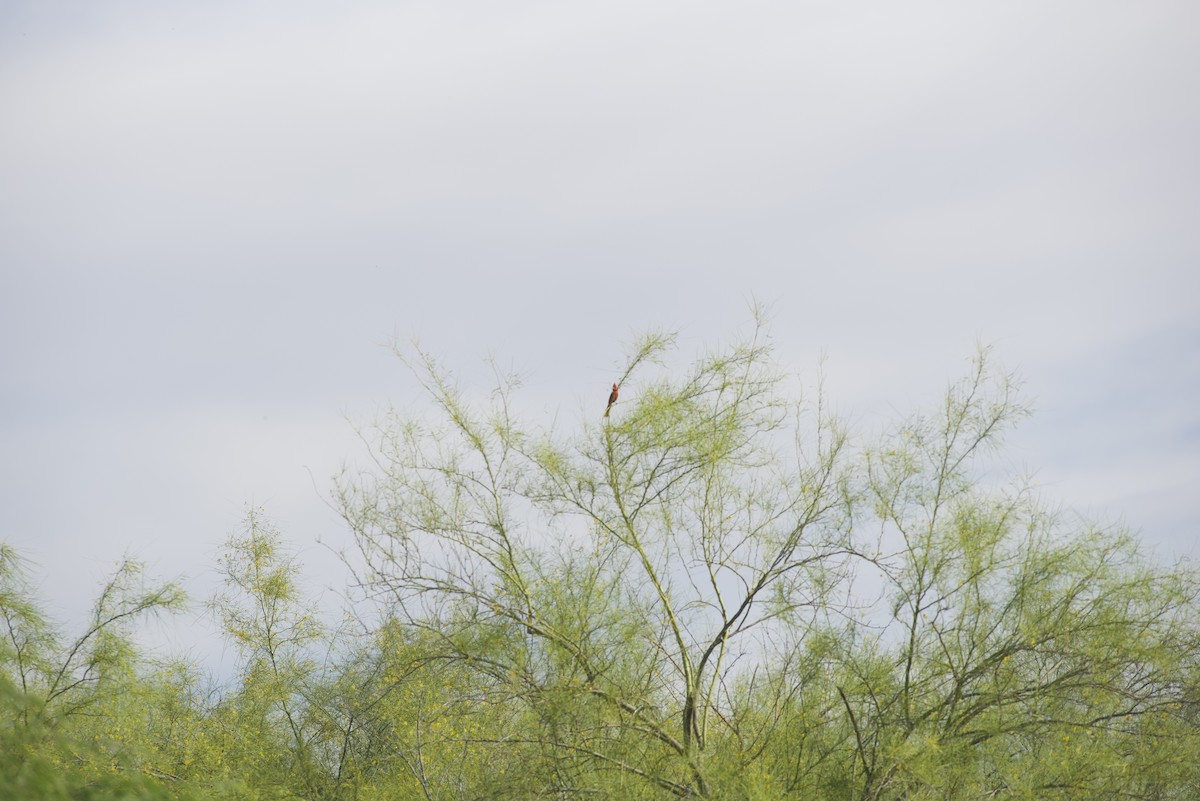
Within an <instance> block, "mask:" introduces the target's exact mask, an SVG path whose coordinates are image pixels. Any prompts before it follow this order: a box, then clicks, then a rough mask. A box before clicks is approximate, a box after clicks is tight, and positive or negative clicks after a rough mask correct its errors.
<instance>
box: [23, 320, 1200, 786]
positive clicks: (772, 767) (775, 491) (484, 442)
mask: <svg viewBox="0 0 1200 801" xmlns="http://www.w3.org/2000/svg"><path fill="white" fill-rule="evenodd" d="M674 346H675V344H674V341H673V339H672V338H671V337H670V336H667V335H662V334H654V335H650V336H647V337H645V338H644V339H643V340H642V341H640V342H638V343H635V345H634V347H633V348H632V349H631V353H630V356H629V361H628V364H627V369H626V370H625V371H624V373H623V375H622V376H621V379H620V383H621V387H622V393H621V402H620V403H619V404H618V405H617V406H616V407H615V408H614V409H613V410H612V413H611V415H610V416H609V417H608V418H600V417H599V411H597V418H596V419H595V420H592V421H584V422H583V423H582V424H581V425H580V426H579V427H578V429H576V430H573V431H570V432H567V433H565V434H564V433H562V432H558V431H545V430H540V429H537V428H536V427H530V426H527V425H525V424H523V423H522V422H521V421H520V419H519V417H518V415H517V414H516V409H517V408H518V401H517V397H518V390H519V382H518V381H517V380H516V379H515V378H513V377H509V376H504V375H502V374H499V373H498V374H497V375H498V378H497V385H496V387H495V388H494V389H493V391H492V392H491V393H490V394H487V395H486V399H485V400H483V401H482V402H477V401H476V400H474V398H475V395H474V394H473V393H471V392H468V391H467V390H464V389H463V388H461V387H460V386H459V385H458V384H457V383H456V381H455V379H454V378H453V376H451V375H450V374H449V373H448V372H447V371H446V370H444V369H443V368H442V367H441V366H439V365H438V364H437V362H436V361H435V360H434V359H433V358H431V357H429V356H428V355H426V354H421V353H418V354H417V357H416V358H415V359H413V360H412V364H411V366H412V367H413V370H414V374H415V375H416V376H417V377H418V378H419V380H420V381H421V383H422V385H423V386H424V388H425V390H426V391H427V392H428V397H429V399H430V408H429V410H427V411H426V412H423V413H419V414H416V415H402V414H400V413H396V412H393V413H392V414H390V415H389V416H388V417H387V418H385V419H384V420H383V421H382V422H381V424H380V425H379V426H377V427H376V428H375V429H374V430H372V431H370V432H367V433H366V435H365V438H366V440H367V442H368V444H370V445H371V446H372V453H373V456H374V458H375V466H374V470H372V471H369V472H366V473H362V474H357V475H353V476H343V477H342V478H341V479H340V480H339V481H338V483H337V498H338V502H339V504H340V507H341V510H342V512H343V515H344V517H345V519H346V521H347V523H348V524H349V526H350V529H351V531H352V532H353V534H354V536H355V538H356V542H357V545H358V548H359V551H360V553H359V556H360V557H361V564H359V565H356V568H357V569H358V570H359V572H358V576H359V578H360V584H359V586H358V588H357V589H359V590H361V591H362V600H361V601H360V604H359V605H358V606H357V607H355V608H350V609H347V610H346V615H345V617H344V618H343V620H342V621H341V624H340V625H338V626H334V625H332V624H331V623H330V620H331V618H330V616H329V614H328V612H326V613H325V614H323V615H320V616H318V614H317V611H316V610H317V609H318V603H317V602H316V601H314V600H313V599H312V598H310V597H307V596H306V594H305V593H304V591H303V585H302V583H301V580H300V578H301V566H300V563H299V562H298V560H297V559H296V557H295V556H294V555H293V554H291V553H290V552H288V550H287V549H286V548H285V547H284V540H283V537H282V535H281V534H280V532H279V531H278V530H276V529H275V528H274V527H273V526H272V525H271V524H270V522H269V521H268V520H267V519H266V518H265V516H264V515H263V513H262V512H261V511H259V510H253V511H252V512H251V513H250V514H249V515H248V517H247V520H246V523H245V526H244V529H243V530H242V531H241V532H240V533H239V534H237V535H235V536H234V537H232V538H230V540H229V541H228V543H227V544H226V548H225V550H224V552H223V554H222V556H221V557H220V560H219V564H218V570H219V573H220V575H221V576H222V578H223V579H224V582H225V587H224V590H223V591H222V592H221V593H220V594H219V595H218V597H216V598H214V599H212V601H211V602H210V603H209V605H208V609H209V611H210V612H211V613H212V614H213V616H214V617H215V619H216V620H217V621H218V622H219V623H220V626H221V628H222V631H223V633H224V636H225V638H226V640H227V642H228V643H229V644H230V645H231V646H232V647H233V650H234V651H235V652H236V653H237V655H238V658H239V662H238V665H237V668H236V670H235V671H234V673H233V674H232V675H231V676H230V677H228V678H227V679H226V680H225V681H223V682H217V681H215V680H214V679H212V678H210V677H207V676H205V675H204V674H203V672H202V671H201V670H199V669H198V668H197V667H195V666H194V665H189V664H187V663H186V662H183V661H178V660H173V661H153V660H150V659H148V658H147V657H146V656H145V655H143V654H141V653H139V651H138V649H137V648H136V647H135V642H136V638H134V637H133V636H132V634H133V632H134V630H135V629H134V626H135V625H136V624H137V623H138V621H140V620H144V619H146V617H147V616H149V615H154V614H157V613H159V612H170V611H175V610H178V609H180V608H182V605H183V601H184V599H183V596H182V593H181V591H180V590H179V589H178V587H176V586H175V585H173V584H162V585H156V584H154V583H152V582H147V581H146V579H145V578H144V576H143V575H142V570H141V566H140V565H138V564H137V563H136V562H133V561H128V560H127V561H125V562H123V563H122V564H121V565H120V566H119V567H118V569H117V570H116V572H115V573H114V574H113V576H112V577H111V578H110V579H109V580H108V581H107V582H106V583H105V584H104V585H103V587H102V589H101V592H100V594H99V596H98V598H97V602H96V604H95V606H94V607H93V610H92V614H91V616H90V618H89V621H88V624H87V625H86V626H85V628H84V631H83V632H82V633H81V634H79V635H77V636H74V637H71V636H68V635H66V634H64V633H63V632H61V631H59V630H58V629H57V627H55V626H54V625H53V624H52V623H51V622H50V621H49V620H48V619H47V618H46V617H45V615H44V614H43V613H42V611H41V609H40V604H39V602H38V600H37V599H36V597H35V595H34V592H33V584H32V582H31V580H30V579H29V578H28V573H27V571H26V569H25V567H24V565H22V563H21V562H20V560H19V559H18V558H17V556H16V555H15V554H14V553H13V552H12V550H11V549H10V548H8V547H7V546H2V547H0V617H2V619H3V625H4V628H3V630H2V631H0V634H2V635H3V637H2V638H0V798H14V799H25V798H29V799H35V798H36V799H51V800H53V799H68V798H70V799H93V798H94V799H124V798H138V799H155V798H164V799H166V798H171V799H191V798H205V799H244V800H245V801H260V800H262V801H265V800H266V799H273V800H277V801H282V800H283V799H328V800H329V801H333V800H335V799H347V800H349V799H354V800H355V801H371V800H373V799H381V800H382V799H393V798H417V799H426V801H435V800H436V801H469V800H474V799H526V798H555V799H575V798H597V799H603V798H610V799H666V798H703V797H707V798H739V799H757V800H759V801H770V800H773V799H785V798H786V799H790V798H814V799H823V800H825V801H843V800H844V801H851V800H853V801H890V800H892V799H895V800H896V801H899V799H907V800H911V801H918V800H919V799H938V800H939V801H955V800H957V799H978V798H990V799H1028V798H1037V799H1064V800H1065V799H1080V800H1082V799H1118V798H1120V799H1147V801H1149V800H1150V799H1155V800H1156V801H1169V800H1172V799H1191V798H1195V797H1198V796H1200V767H1198V766H1200V657H1198V654H1200V626H1198V623H1200V616H1198V615H1197V611H1198V609H1197V597H1198V595H1197V593H1198V591H1200V586H1198V584H1197V581H1198V577H1197V574H1196V573H1195V571H1194V570H1192V569H1190V568H1189V567H1188V566H1187V565H1179V566H1177V567H1174V568H1170V567H1166V566H1163V565H1161V564H1159V563H1157V562H1154V561H1153V560H1149V559H1147V558H1145V557H1144V556H1142V555H1141V554H1140V553H1139V551H1138V548H1137V543H1136V541H1135V540H1134V539H1132V538H1131V537H1129V536H1128V535H1127V534H1125V533H1124V532H1121V531H1119V530H1112V529H1106V528H1104V527H1100V526H1094V525H1090V524H1087V523H1081V522H1077V521H1074V520H1073V519H1071V518H1068V517H1065V516H1062V515H1055V514H1051V513H1049V512H1048V511H1047V510H1046V509H1045V508H1044V507H1043V506H1042V504H1041V502H1040V501H1039V499H1038V498H1037V497H1035V495H1034V494H1033V493H1032V492H1031V491H1030V490H1029V489H1028V488H1027V487H1025V486H1023V485H1021V484H1019V483H1017V484H1012V485H1005V484H1004V483H1003V482H1001V481H999V480H997V479H996V477H995V476H994V475H992V474H989V473H987V472H986V468H988V467H989V466H990V463H989V462H988V458H989V457H990V456H991V455H992V454H994V453H995V452H996V451H997V449H998V448H999V446H1000V444H1001V442H1002V435H1003V433H1004V432H1005V431H1006V430H1008V429H1009V428H1010V427H1011V426H1012V425H1014V424H1015V423H1016V422H1018V421H1019V420H1020V419H1021V418H1022V417H1024V416H1025V415H1026V414H1027V411H1026V409H1025V407H1024V406H1023V405H1022V403H1021V402H1020V399H1019V395H1018V393H1017V389H1016V386H1015V384H1014V382H1012V381H1011V380H1010V379H1009V378H1008V377H1007V376H1005V375H1003V374H1000V373H997V372H995V371H994V369H993V367H992V364H991V361H990V358H989V356H988V354H986V353H982V354H980V357H979V359H978V360H977V362H976V365H975V368H974V370H973V371H972V372H971V374H970V375H969V376H968V377H967V378H966V379H965V380H963V381H961V382H959V383H957V384H955V385H953V386H952V387H951V388H950V390H949V392H948V393H947V395H946V397H945V400H944V402H943V403H942V404H940V405H939V407H938V408H937V409H936V410H935V412H934V413H932V414H925V415H916V416H913V417H911V418H909V419H906V420H903V421H901V422H900V423H899V424H897V425H896V426H895V427H894V429H892V430H891V431H889V432H884V433H883V434H882V435H879V436H876V437H873V438H865V437H861V436H854V435H852V433H851V432H850V431H848V430H847V428H846V427H845V426H844V425H843V424H842V423H841V422H840V421H839V420H837V419H835V418H834V417H833V416H832V415H830V414H829V413H828V411H827V409H828V404H827V403H826V402H825V400H824V398H823V395H822V393H821V391H820V389H819V388H817V389H816V390H814V391H812V392H811V393H810V394H808V395H805V396H803V397H801V398H795V397H793V396H792V395H791V394H789V392H788V388H789V387H790V386H791V384H790V382H789V380H788V378H787V377H786V376H785V375H783V374H782V373H781V372H780V371H779V370H778V368H777V367H776V365H774V363H773V362H772V360H771V350H770V347H769V343H768V341H767V338H766V336H765V334H764V332H763V331H761V330H759V331H756V332H755V334H754V335H753V336H752V337H751V338H750V339H749V340H747V341H745V342H742V343H737V344H734V345H732V346H730V347H727V348H725V349H723V350H720V351H717V352H714V353H710V354H707V355H705V356H703V357H702V358H700V359H698V360H697V361H696V362H695V364H693V366H692V367H691V368H690V369H688V370H683V371H678V370H669V369H667V368H666V367H665V364H666V363H667V362H668V361H669V358H668V357H669V355H670V353H671V350H672V348H674ZM368 600H371V601H373V602H374V603H373V604H368V603H367V601H368Z"/></svg>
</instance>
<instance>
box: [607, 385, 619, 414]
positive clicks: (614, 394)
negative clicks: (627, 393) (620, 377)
mask: <svg viewBox="0 0 1200 801" xmlns="http://www.w3.org/2000/svg"><path fill="white" fill-rule="evenodd" d="M618 394H619V390H618V389H617V385H616V384H613V388H612V392H610V393H608V406H605V407H604V416H605V417H608V413H609V412H611V411H612V407H613V404H614V403H616V402H617V395H618Z"/></svg>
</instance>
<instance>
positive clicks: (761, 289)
mask: <svg viewBox="0 0 1200 801" xmlns="http://www.w3.org/2000/svg"><path fill="white" fill-rule="evenodd" d="M1198 142H1200V4H1197V3H1196V2H1195V0H1184V1H1183V2H1160V1H1159V0H1138V1H1137V2H1129V0H1120V2H1109V1H1107V0H1086V1H1084V0H1080V2H1065V1H1063V0H1018V1H1015V2H1014V1H1010V2H1004V3H974V2H949V1H946V2H919V1H918V2H905V3H897V2H893V1H892V0H881V1H879V2H845V0H841V1H839V2H833V1H832V0H830V1H829V2H805V1H800V0H794V1H793V2H755V1H753V0H751V1H749V2H738V3H709V2H696V1H695V0H689V2H674V1H671V0H668V1H664V2H645V0H639V2H624V0H606V2H603V3H600V2H593V3H580V2H564V1H563V0H559V1H558V2H507V3H496V2H458V3H455V2H400V1H396V2H377V3H368V2H339V3H315V2H278V3H267V2H257V1H253V2H247V1H245V0H239V1H238V2H232V1H231V2H206V3H163V2H142V1H140V0H125V1H124V2H104V3H94V2H93V3H85V2H78V3H67V2H44V0H43V1H39V2H33V1H32V0H30V1H29V2H23V1H19V0H0V271H2V272H0V360H2V361H0V364H2V368H3V369H2V371H0V540H5V541H8V542H10V543H12V544H13V545H15V546H16V547H17V548H18V549H19V550H20V551H21V552H23V553H24V554H25V555H27V556H28V557H29V558H30V559H31V560H32V561H33V562H34V564H35V572H36V574H37V576H38V577H39V580H40V582H41V584H42V588H43V594H44V596H45V598H46V599H47V601H48V602H49V603H50V605H51V608H52V609H53V610H54V611H55V613H56V614H58V615H60V616H62V617H63V618H64V619H74V618H77V617H78V616H79V615H81V614H82V613H83V611H84V610H85V608H86V605H87V603H88V600H89V599H90V598H91V597H92V596H93V594H94V592H95V589H96V585H97V583H98V582H99V581H100V579H101V578H102V576H103V574H104V573H105V571H107V570H108V569H109V568H110V567H111V566H112V564H113V563H114V562H115V561H116V560H117V559H119V558H120V557H121V555H122V554H124V553H126V552H128V553H131V554H133V555H135V556H138V557H140V558H142V559H145V560H146V561H147V562H149V563H150V565H151V567H152V569H153V570H154V571H155V572H156V573H158V574H160V575H164V576H174V575H177V574H186V575H187V576H189V577H191V579H190V586H191V588H192V590H193V592H194V593H195V594H196V595H197V597H201V598H202V597H203V596H204V595H205V594H207V593H208V592H209V591H210V590H211V574H210V572H209V571H210V566H211V565H212V563H213V560H214V558H215V556H216V554H217V551H218V547H219V544H220V543H221V541H223V540H224V539H225V538H226V537H227V536H228V535H229V534H230V533H232V532H234V531H235V530H236V529H237V527H238V524H239V520H240V519H241V518H242V515H243V511H244V509H245V507H246V505H247V504H262V505H264V506H265V507H266V511H267V514H268V515H269V516H270V517H272V518H273V519H274V520H275V521H276V522H277V523H278V524H279V525H280V526H281V527H282V528H283V529H284V530H285V532H286V533H287V535H288V536H289V538H290V539H291V540H292V541H293V542H294V543H295V544H296V547H297V548H299V549H300V550H301V552H302V556H303V558H304V560H305V562H306V563H307V564H308V565H309V569H310V571H311V573H312V575H314V576H320V577H332V576H334V575H335V574H336V569H335V568H334V567H332V566H331V564H330V562H331V558H330V557H329V555H328V553H327V552H326V551H325V550H323V549H322V548H321V547H319V546H318V545H316V541H317V539H318V538H320V539H321V540H323V541H325V542H330V543H338V542H343V541H344V540H345V538H346V534H345V531H344V528H343V527H342V525H341V524H340V521H339V520H338V518H337V517H336V516H335V515H334V514H333V513H332V512H331V511H330V510H329V509H328V508H326V507H325V506H324V505H323V501H322V497H321V493H322V492H327V491H328V489H329V485H330V482H329V478H330V476H331V474H332V473H333V472H334V471H335V470H336V469H337V467H338V464H339V462H340V461H341V460H342V459H343V458H348V457H352V456H353V454H354V453H355V452H356V445H355V439H354V434H353V430H352V428H351V426H350V424H349V423H348V422H347V420H348V419H349V420H356V421H360V422H362V421H367V420H369V419H370V417H371V415H372V414H373V412H374V411H375V410H376V409H378V408H380V407H382V406H383V405H385V404H387V403H388V402H390V401H396V402H399V403H409V402H411V401H412V400H413V399H414V398H415V397H416V395H415V391H414V387H413V382H412V380H411V379H410V378H409V377H408V375H407V374H406V373H405V371H404V370H403V368H402V367H401V366H400V364H399V363H398V362H397V361H396V359H395V358H394V357H393V356H392V355H391V354H390V352H389V350H388V348H387V347H385V345H386V343H388V342H389V340H390V339H391V338H392V337H394V336H399V337H401V338H403V339H407V338H409V337H410V336H413V335H419V336H420V338H421V340H422V342H423V343H424V345H425V346H426V347H428V348H429V349H430V350H432V351H434V352H435V353H437V354H439V355H441V356H442V357H443V360H444V361H445V362H446V363H447V364H449V365H452V366H454V367H456V368H458V369H460V371H461V372H462V374H463V376H464V378H465V379H466V380H474V379H475V377H476V376H478V375H480V373H481V371H480V370H479V367H480V365H481V359H482V358H483V357H484V356H486V355H487V354H489V353H492V354H495V355H496V356H498V357H499V358H500V359H501V360H502V361H503V362H504V363H505V364H511V365H512V366H514V367H515V368H517V369H518V370H520V371H522V372H523V373H524V374H525V375H526V376H527V389H526V392H525V395H524V396H523V397H524V398H525V402H526V404H527V406H526V409H527V411H529V412H530V413H531V414H533V415H535V416H536V415H543V416H544V415H553V414H555V413H558V414H559V415H560V419H566V418H570V419H576V417H577V416H579V415H582V414H584V412H585V410H586V412H587V413H590V412H592V411H597V409H598V407H600V406H601V405H602V403H603V400H604V397H605V395H606V393H607V390H608V386H609V383H610V382H611V381H612V380H613V379H614V378H615V375H616V373H617V370H618V367H619V366H620V364H621V362H622V357H623V354H624V346H625V345H626V344H627V343H628V342H629V340H630V339H631V336H632V335H633V334H634V333H635V332H637V331H639V330H644V329H647V328H667V329H672V330H677V331H679V332H680V335H681V342H682V345H683V349H684V352H685V353H690V352H693V351H695V350H697V349H699V348H701V347H703V346H704V345H705V344H711V343H715V342H717V341H720V340H728V339H729V338H731V337H732V336H733V335H734V334H735V333H736V332H737V331H738V330H739V329H744V328H745V325H746V323H747V321H748V319H749V315H748V313H747V304H748V303H749V302H750V300H751V299H752V298H756V299H758V300H759V301H763V302H766V303H769V304H770V305H771V307H772V310H773V318H772V319H773V324H772V333H773V336H774V339H775V342H776V344H777V346H778V350H779V355H780V359H781V360H782V361H783V362H784V363H785V364H787V365H788V366H789V367H791V368H793V369H794V370H796V371H797V372H800V373H802V374H804V375H806V376H808V377H811V376H812V375H814V374H815V369H816V365H817V361H818V358H819V356H820V355H821V354H825V356H826V358H827V362H826V372H827V374H828V377H829V380H828V384H829V391H830V393H831V395H832V396H833V399H834V400H835V401H836V402H837V404H838V406H839V408H841V409H842V410H843V411H844V412H845V413H847V414H848V415H850V416H851V417H852V419H854V420H855V421H856V422H857V423H858V424H860V426H862V427H864V428H866V429H871V428H872V427H876V426H879V425H882V423H883V420H884V419H886V418H887V416H888V415H891V414H893V413H901V412H905V411H907V410H909V409H910V408H911V407H912V406H914V405H919V404H921V403H928V402H929V401H930V400H931V399H933V398H935V397H936V396H937V394H938V393H939V392H941V390H942V389H943V387H944V385H945V384H946V383H947V382H948V381H949V380H951V379H953V378H955V377H957V376H960V375H962V374H963V373H964V371H965V370H966V368H967V359H968V358H969V357H970V356H971V355H972V353H973V352H974V349H975V345H976V342H978V341H982V342H985V343H992V344H993V345H995V347H996V353H997V356H998V357H999V359H1000V361H1002V362H1003V363H1004V364H1005V365H1006V366H1008V367H1009V368H1013V369H1016V370H1018V371H1019V372H1020V373H1021V374H1022V375H1023V376H1024V378H1025V381H1026V388H1027V392H1028V395H1029V397H1030V398H1031V399H1032V400H1033V402H1034V405H1035V407H1036V409H1037V414H1036V416H1035V417H1034V418H1033V419H1032V420H1031V421H1030V422H1029V423H1028V424H1027V425H1026V426H1025V427H1024V428H1023V429H1022V430H1021V432H1020V433H1019V434H1018V435H1017V436H1015V437H1014V438H1013V440H1012V448H1011V449H1010V451H1009V452H1008V456H1009V457H1010V459H1011V460H1012V461H1013V463H1014V465H1016V466H1018V467H1020V468H1024V469H1028V470H1030V471H1033V472H1034V474H1035V477H1036V480H1037V481H1038V483H1039V484H1041V485H1042V486H1043V488H1044V490H1045V492H1046V494H1047V496H1048V497H1049V498H1052V499H1054V500H1056V501H1058V502H1061V503H1063V504H1064V505H1066V506H1068V507H1072V508H1076V509H1079V510H1081V511H1083V512H1085V513H1087V514H1091V515H1096V516H1098V517H1101V518H1103V519H1107V520H1123V521H1124V522H1125V523H1127V524H1128V525H1129V526H1130V527H1132V528H1133V529H1134V530H1136V531H1139V532H1140V533H1141V535H1142V537H1143V538H1144V539H1145V540H1146V541H1147V543H1148V544H1150V545H1151V546H1152V547H1153V548H1154V549H1155V550H1156V551H1157V552H1158V553H1160V554H1165V555H1167V556H1174V555H1182V554H1192V555H1196V554H1197V553H1200V548H1198V546H1197V539H1198V535H1200V528H1198V525H1197V522H1198V520H1200V403H1198V402H1197V397H1198V396H1200V322H1198V320H1200V145H1198V144H1197V143H1198ZM310 471H311V475H312V478H310ZM314 485H315V486H314ZM321 580H324V579H321ZM329 580H330V581H332V580H333V579H332V578H330V579H329ZM206 582H207V583H206Z"/></svg>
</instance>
